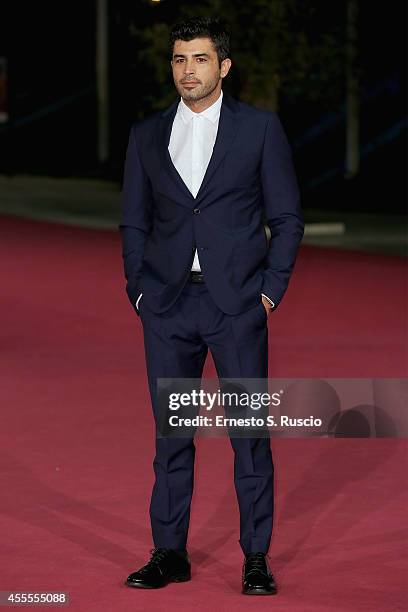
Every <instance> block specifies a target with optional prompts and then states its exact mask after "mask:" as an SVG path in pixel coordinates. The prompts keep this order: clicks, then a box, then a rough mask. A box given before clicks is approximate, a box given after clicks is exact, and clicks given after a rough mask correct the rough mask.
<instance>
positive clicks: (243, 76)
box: [130, 0, 345, 110]
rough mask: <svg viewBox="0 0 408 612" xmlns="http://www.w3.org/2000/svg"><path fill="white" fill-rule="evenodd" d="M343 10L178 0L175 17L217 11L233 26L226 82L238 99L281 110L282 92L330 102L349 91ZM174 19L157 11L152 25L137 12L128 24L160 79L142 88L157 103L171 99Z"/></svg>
mask: <svg viewBox="0 0 408 612" xmlns="http://www.w3.org/2000/svg"><path fill="white" fill-rule="evenodd" d="M160 4H163V5H164V4H166V3H164V2H163V3H160ZM327 5H329V6H327ZM155 8H156V7H155ZM157 8H159V7H157ZM343 13H345V5H344V3H343V2H340V3H322V2H318V1H317V0H252V1H251V2H242V0H201V1H200V2H197V1H194V0H193V1H190V2H179V3H178V4H177V6H176V7H175V9H174V12H173V15H172V17H173V21H178V20H179V19H183V18H187V17H191V16H195V15H206V16H207V15H218V16H220V17H222V18H223V19H225V20H226V22H227V24H228V25H229V28H230V30H231V34H232V49H231V59H232V61H233V70H232V71H231V72H230V74H229V75H228V77H227V82H226V87H227V88H228V89H229V90H230V91H231V92H232V93H233V94H235V95H237V96H238V97H239V98H240V99H241V100H243V101H246V102H248V103H250V104H254V105H255V106H259V107H261V108H266V109H271V110H278V108H279V101H280V96H281V94H284V95H285V97H286V98H289V99H291V101H293V102H295V101H296V98H297V99H299V98H300V99H301V100H303V101H310V102H313V101H317V100H319V102H320V104H321V105H322V107H323V108H324V107H326V108H327V109H329V108H331V109H332V108H333V107H335V108H336V107H338V106H339V105H340V104H342V102H343V100H344V93H345V92H344V57H345V43H344V39H345V34H344V27H345V26H344V24H345V14H344V15H343ZM171 25H172V24H171V23H170V22H169V20H168V12H167V13H164V12H163V13H162V14H160V11H157V13H156V15H155V20H154V22H153V23H152V24H151V25H148V26H147V27H146V25H145V24H143V25H142V26H139V27H138V26H137V19H136V18H135V19H134V20H133V21H132V24H131V30H130V31H131V34H132V35H133V36H134V37H136V38H137V40H138V43H137V47H138V49H139V51H138V57H137V62H138V64H139V65H142V66H143V67H144V69H145V70H146V71H147V72H149V73H150V75H151V76H152V82H154V83H155V86H154V87H153V89H150V91H149V92H147V91H146V92H141V93H142V95H143V96H145V97H147V98H148V100H146V102H148V103H149V104H148V105H150V106H151V108H152V109H158V108H162V107H163V106H166V105H168V104H169V103H171V101H173V100H174V95H175V94H174V85H173V82H172V78H171V70H170V64H169V62H170V49H169V47H168V36H169V32H170V28H171ZM149 80H150V79H149Z"/></svg>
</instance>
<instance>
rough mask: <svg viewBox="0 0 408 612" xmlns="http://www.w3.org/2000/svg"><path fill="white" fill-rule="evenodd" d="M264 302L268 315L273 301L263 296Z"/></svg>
mask: <svg viewBox="0 0 408 612" xmlns="http://www.w3.org/2000/svg"><path fill="white" fill-rule="evenodd" d="M262 304H263V305H264V308H265V310H266V316H268V315H269V313H270V312H271V303H270V302H268V300H267V299H266V298H265V297H263V296H262Z"/></svg>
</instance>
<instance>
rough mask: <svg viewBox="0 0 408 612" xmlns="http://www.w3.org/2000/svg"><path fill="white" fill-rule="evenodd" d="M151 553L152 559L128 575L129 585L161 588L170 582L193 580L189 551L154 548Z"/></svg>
mask: <svg viewBox="0 0 408 612" xmlns="http://www.w3.org/2000/svg"><path fill="white" fill-rule="evenodd" d="M150 553H151V559H150V561H149V562H148V563H146V565H144V566H143V567H141V568H140V569H139V570H137V572H133V573H132V574H130V576H128V577H127V579H126V581H125V584H126V585H127V586H130V587H137V588H140V589H160V588H161V587H164V586H166V584H168V583H169V582H187V581H188V580H191V564H190V559H189V557H188V554H187V551H181V550H173V549H172V548H153V549H152V550H151V551H150Z"/></svg>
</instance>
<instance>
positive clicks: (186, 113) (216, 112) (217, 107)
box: [177, 89, 223, 123]
mask: <svg viewBox="0 0 408 612" xmlns="http://www.w3.org/2000/svg"><path fill="white" fill-rule="evenodd" d="M222 96H223V91H222V89H221V94H220V95H219V97H218V98H217V100H216V101H215V102H213V103H212V104H211V106H209V107H208V108H206V109H205V110H203V111H202V112H201V113H195V112H194V111H192V110H191V109H190V108H189V107H188V106H187V104H186V103H185V102H184V100H183V98H180V102H179V105H178V108H177V112H178V113H179V114H180V116H181V118H182V119H183V121H184V123H188V122H189V121H190V120H191V119H192V118H193V117H197V115H202V116H203V117H206V119H209V120H210V121H212V123H216V121H218V119H219V116H220V111H221V104H222Z"/></svg>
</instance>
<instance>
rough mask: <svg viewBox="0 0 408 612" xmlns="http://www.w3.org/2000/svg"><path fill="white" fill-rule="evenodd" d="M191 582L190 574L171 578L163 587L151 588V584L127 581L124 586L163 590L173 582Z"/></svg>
mask: <svg viewBox="0 0 408 612" xmlns="http://www.w3.org/2000/svg"><path fill="white" fill-rule="evenodd" d="M190 580H191V575H190V574H182V575H180V576H172V577H171V578H168V579H167V582H166V583H165V584H162V585H161V586H156V587H155V586H150V585H149V584H146V583H145V584H143V583H141V582H127V581H126V580H125V582H124V584H125V586H128V587H132V588H134V589H162V588H164V587H165V586H167V585H168V584H170V583H171V582H189V581H190Z"/></svg>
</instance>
